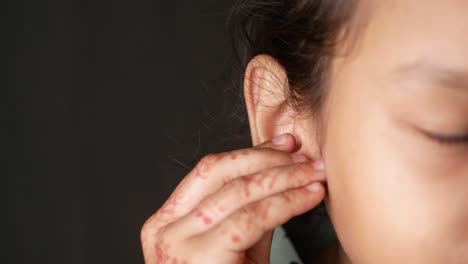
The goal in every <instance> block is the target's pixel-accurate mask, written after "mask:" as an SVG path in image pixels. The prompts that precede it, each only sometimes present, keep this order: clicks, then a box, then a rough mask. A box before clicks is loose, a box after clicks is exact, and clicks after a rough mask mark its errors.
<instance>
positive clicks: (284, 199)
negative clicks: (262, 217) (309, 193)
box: [278, 192, 296, 207]
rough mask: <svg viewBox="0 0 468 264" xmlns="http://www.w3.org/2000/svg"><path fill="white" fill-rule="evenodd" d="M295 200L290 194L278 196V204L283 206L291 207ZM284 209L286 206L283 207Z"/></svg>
mask: <svg viewBox="0 0 468 264" xmlns="http://www.w3.org/2000/svg"><path fill="white" fill-rule="evenodd" d="M295 200H296V199H294V197H292V195H291V193H288V192H283V193H280V194H278V202H279V203H280V204H284V205H293V204H294V202H295ZM285 207H286V206H285Z"/></svg>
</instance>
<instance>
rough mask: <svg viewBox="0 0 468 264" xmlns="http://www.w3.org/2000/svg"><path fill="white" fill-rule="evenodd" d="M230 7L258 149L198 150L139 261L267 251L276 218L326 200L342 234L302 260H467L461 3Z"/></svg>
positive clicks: (249, 2) (467, 112)
mask: <svg viewBox="0 0 468 264" xmlns="http://www.w3.org/2000/svg"><path fill="white" fill-rule="evenodd" d="M234 10H235V15H234V16H233V17H232V22H233V23H235V24H236V25H238V27H237V30H235V31H233V34H236V35H235V36H236V37H237V39H238V41H239V42H238V43H237V44H238V45H237V50H238V51H239V53H240V55H241V61H242V62H244V63H245V73H244V75H243V76H245V79H244V83H243V94H244V98H245V105H246V109H247V112H248V120H249V125H250V131H251V138H252V142H253V144H254V145H255V147H253V148H251V149H243V150H235V151H231V152H227V153H222V154H216V155H209V156H207V157H205V158H203V159H202V160H201V162H200V163H199V164H198V165H197V166H196V167H195V168H194V169H193V170H192V171H191V172H190V173H189V174H188V175H187V177H186V178H185V179H184V180H183V181H182V182H181V183H180V185H179V186H178V187H177V189H176V190H175V191H174V192H173V194H172V195H171V197H170V198H169V200H168V201H167V202H166V204H165V205H164V206H163V207H162V208H161V209H159V210H158V211H157V212H156V213H155V214H154V215H153V216H152V217H151V218H150V219H148V221H147V222H146V223H145V225H144V227H143V230H142V246H143V251H144V255H145V260H146V262H147V263H179V264H180V263H269V261H270V259H269V256H270V246H271V238H272V230H273V229H274V228H276V227H279V226H281V225H282V224H284V223H285V222H287V221H288V220H289V219H291V218H292V217H294V216H296V215H300V214H303V213H305V212H307V211H309V210H311V209H313V208H315V207H316V206H317V205H318V204H320V203H321V202H322V200H324V201H325V205H326V208H327V210H328V213H329V215H330V218H331V220H332V223H333V226H334V228H335V230H336V233H337V236H338V240H339V243H338V244H336V245H335V248H336V250H328V251H324V252H323V254H322V255H321V256H319V258H317V259H315V260H309V259H307V260H303V261H304V263H340V264H341V263H353V264H368V263H369V264H375V263H379V264H382V263H391V264H395V263H424V264H436V263H454V264H463V263H468V118H467V116H468V16H467V15H466V14H468V1H460V0H445V1H436V0H429V1H428V0H391V1H375V0H362V1H353V0H263V1H262V0H243V1H239V2H238V3H237V5H236V7H235V9H234ZM262 142H263V143H262Z"/></svg>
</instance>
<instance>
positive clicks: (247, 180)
mask: <svg viewBox="0 0 468 264" xmlns="http://www.w3.org/2000/svg"><path fill="white" fill-rule="evenodd" d="M269 176H270V175H269V174H268V173H267V172H263V173H262V174H261V175H260V176H258V179H255V178H253V177H242V178H241V179H242V180H243V181H244V183H245V185H244V193H245V196H247V197H250V186H251V185H252V183H254V184H255V185H256V186H257V187H260V188H261V187H263V186H264V181H266V180H267V179H268V178H269ZM275 181H276V179H275V177H274V178H273V179H272V180H271V182H270V184H269V185H268V189H269V190H271V189H272V188H273V186H274V184H275Z"/></svg>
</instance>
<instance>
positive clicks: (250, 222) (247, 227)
mask: <svg viewBox="0 0 468 264" xmlns="http://www.w3.org/2000/svg"><path fill="white" fill-rule="evenodd" d="M253 209H254V208H253V207H252V206H247V207H242V208H241V209H240V210H239V219H240V221H239V225H238V227H239V229H240V230H241V231H242V233H244V234H250V233H252V232H253V231H254V230H255V229H256V221H255V219H256V217H255V214H254V212H255V210H253Z"/></svg>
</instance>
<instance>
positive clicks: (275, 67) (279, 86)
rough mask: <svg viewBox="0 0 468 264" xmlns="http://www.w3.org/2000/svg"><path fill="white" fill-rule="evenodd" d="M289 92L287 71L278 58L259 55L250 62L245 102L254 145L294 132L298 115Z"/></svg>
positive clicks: (247, 71) (245, 80)
mask: <svg viewBox="0 0 468 264" xmlns="http://www.w3.org/2000/svg"><path fill="white" fill-rule="evenodd" d="M288 89H289V84H288V80H287V75H286V71H285V70H284V68H283V67H282V66H281V65H280V64H279V63H278V62H277V61H276V60H275V59H274V58H272V57H271V56H268V55H258V56H257V57H255V58H253V59H252V60H251V61H250V62H249V64H248V66H247V69H246V72H245V78H244V98H245V103H246V107H247V112H248V116H249V124H250V131H251V135H252V143H253V144H254V145H257V144H260V143H262V142H264V141H266V140H269V139H271V138H273V137H275V136H277V135H280V134H283V133H292V132H293V130H294V119H295V118H294V116H295V113H294V111H293V109H292V107H291V106H290V104H289V103H288V100H287V97H286V94H287V91H288Z"/></svg>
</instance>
